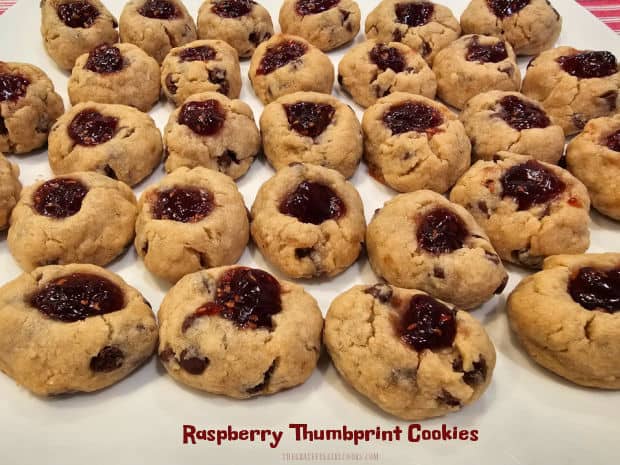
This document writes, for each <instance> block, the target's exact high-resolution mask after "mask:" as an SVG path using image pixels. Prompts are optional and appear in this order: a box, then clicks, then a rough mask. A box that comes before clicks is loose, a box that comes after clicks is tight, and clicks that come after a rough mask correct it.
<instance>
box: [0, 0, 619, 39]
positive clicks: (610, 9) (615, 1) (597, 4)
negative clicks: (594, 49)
mask: <svg viewBox="0 0 620 465" xmlns="http://www.w3.org/2000/svg"><path fill="white" fill-rule="evenodd" d="M31 1H32V0H31ZM577 1H578V2H579V3H581V4H582V5H583V6H584V7H586V8H587V9H588V10H590V11H591V12H592V13H594V15H596V16H597V17H598V18H599V19H600V20H601V21H603V22H604V23H605V24H607V25H608V26H609V27H610V28H611V29H613V30H614V31H616V32H618V33H620V1H619V0H577ZM16 3H17V0H0V15H1V14H2V13H4V12H5V11H6V10H8V9H9V8H10V7H12V6H13V5H15V4H16Z"/></svg>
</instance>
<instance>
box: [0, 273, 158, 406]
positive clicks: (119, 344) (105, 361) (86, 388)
mask: <svg viewBox="0 0 620 465" xmlns="http://www.w3.org/2000/svg"><path fill="white" fill-rule="evenodd" d="M0 330H1V331H0V350H1V351H2V357H0V370H2V371H3V372H4V373H5V374H7V375H8V376H10V377H11V378H13V379H14V380H15V381H16V382H17V383H19V384H21V385H22V386H24V387H25V388H26V389H28V390H30V391H32V392H33V393H35V394H37V395H40V396H51V395H58V394H67V393H73V392H92V391H96V390H99V389H103V388H105V387H107V386H110V385H112V384H114V383H116V382H118V381H120V380H121V379H123V378H125V377H126V376H127V375H129V373H131V372H132V371H133V370H134V369H136V368H137V367H138V366H139V365H141V364H142V363H143V362H144V361H145V360H147V359H148V358H149V357H150V356H151V354H152V353H153V351H154V350H155V346H156V343H157V323H156V321H155V316H154V315H153V312H152V311H151V309H150V306H149V304H148V302H147V301H146V300H145V299H144V297H142V295H141V294H140V293H139V292H138V291H137V290H136V289H134V288H133V287H131V286H129V285H127V284H126V283H125V282H124V281H123V280H122V279H121V278H120V277H119V276H117V275H115V274H113V273H111V272H109V271H106V270H104V269H103V268H99V267H97V266H93V265H65V266H45V267H41V268H37V269H35V270H33V271H31V272H30V273H24V274H22V275H21V276H19V277H18V278H17V279H15V280H13V281H11V282H9V283H7V284H5V285H4V286H2V287H1V288H0Z"/></svg>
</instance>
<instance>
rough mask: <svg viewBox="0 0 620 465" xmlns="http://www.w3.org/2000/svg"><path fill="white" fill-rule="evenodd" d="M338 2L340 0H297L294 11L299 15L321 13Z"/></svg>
mask: <svg viewBox="0 0 620 465" xmlns="http://www.w3.org/2000/svg"><path fill="white" fill-rule="evenodd" d="M339 3H340V0H297V3H296V4H295V11H297V13H298V14H299V15H301V16H307V15H316V14H318V13H323V12H324V11H327V10H329V9H331V8H333V7H335V6H336V5H338V4H339Z"/></svg>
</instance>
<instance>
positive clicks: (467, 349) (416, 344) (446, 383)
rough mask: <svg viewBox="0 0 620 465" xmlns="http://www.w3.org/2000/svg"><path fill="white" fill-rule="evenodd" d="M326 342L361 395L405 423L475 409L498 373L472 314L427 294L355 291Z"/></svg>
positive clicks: (385, 288)
mask: <svg viewBox="0 0 620 465" xmlns="http://www.w3.org/2000/svg"><path fill="white" fill-rule="evenodd" d="M438 320H443V321H444V323H443V324H442V323H441V321H438ZM433 334H434V335H435V336H434V335H433ZM437 335H438V336H439V337H436V336H437ZM324 341H325V345H326V347H327V350H328V351H329V354H330V356H331V359H332V361H333V363H334V365H335V366H336V368H337V370H338V372H339V373H340V375H341V376H342V377H343V378H344V379H345V380H346V381H347V382H348V383H349V384H350V385H351V386H352V387H353V388H354V389H356V390H357V391H358V392H360V393H361V394H362V395H364V396H366V397H368V399H370V400H371V401H372V402H374V403H375V404H377V405H378V406H379V407H380V408H381V409H383V410H385V411H386V412H388V413H390V414H392V415H394V416H397V417H399V418H402V419H405V420H422V419H425V418H431V417H437V416H441V415H446V414H448V413H451V412H456V411H458V410H460V409H461V408H462V407H464V406H466V405H469V404H471V403H473V402H475V401H476V400H478V399H479V398H480V396H482V394H483V393H484V392H485V390H486V389H487V387H488V386H489V384H490V382H491V377H492V373H493V369H494V367H495V348H494V347H493V343H492V342H491V340H490V339H489V337H488V335H487V333H486V332H485V330H484V328H483V326H482V325H481V324H480V323H479V322H478V321H477V320H475V319H474V318H473V317H472V316H471V315H469V314H468V313H467V312H464V311H461V310H459V309H457V308H453V307H452V305H451V304H445V303H443V302H441V301H438V300H435V299H433V298H432V297H430V296H428V295H427V294H425V293H424V292H421V291H418V290H410V289H401V288H398V287H394V286H389V285H386V284H377V285H375V286H368V285H364V286H355V287H353V288H352V289H349V290H348V291H346V292H344V293H343V294H341V295H339V296H338V297H336V299H335V300H334V301H333V302H332V304H331V306H330V308H329V311H328V312H327V316H326V319H325V334H324Z"/></svg>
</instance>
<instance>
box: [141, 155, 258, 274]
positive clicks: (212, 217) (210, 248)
mask: <svg viewBox="0 0 620 465" xmlns="http://www.w3.org/2000/svg"><path fill="white" fill-rule="evenodd" d="M138 211H139V213H138V219H137V221H136V239H135V247H136V251H137V252H138V256H140V257H141V258H142V259H143V260H144V264H145V266H146V267H147V268H148V270H149V271H151V272H152V273H153V274H155V275H157V276H159V277H161V278H164V279H167V280H168V281H171V282H176V281H178V280H179V279H180V278H182V277H183V276H185V275H186V274H189V273H193V272H195V271H198V270H200V269H202V268H212V267H216V266H223V265H232V264H234V263H236V262H237V260H238V259H239V257H241V254H242V253H243V251H244V249H245V246H246V244H247V243H248V239H249V235H250V233H249V222H248V215H247V211H246V209H245V204H244V203H243V198H242V197H241V194H240V193H239V191H238V190H237V186H236V185H235V182H234V181H233V180H232V179H231V178H230V177H228V176H226V175H224V174H221V173H218V172H217V171H213V170H209V169H206V168H200V167H199V168H194V169H192V170H190V169H189V168H179V169H177V170H175V171H174V172H172V173H171V174H169V175H167V176H166V177H165V178H163V179H162V180H161V181H160V182H158V183H157V184H155V185H153V186H149V187H148V188H147V189H146V191H145V192H144V193H143V194H142V196H141V197H140V201H139V203H138Z"/></svg>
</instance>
